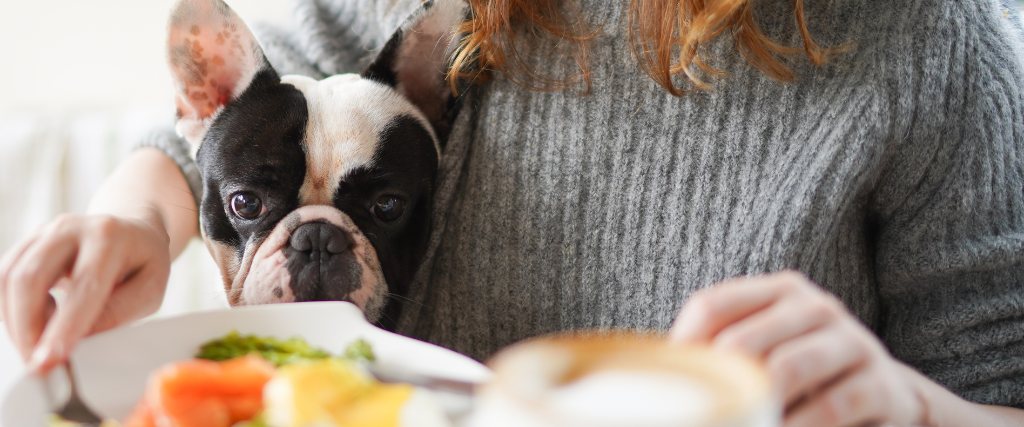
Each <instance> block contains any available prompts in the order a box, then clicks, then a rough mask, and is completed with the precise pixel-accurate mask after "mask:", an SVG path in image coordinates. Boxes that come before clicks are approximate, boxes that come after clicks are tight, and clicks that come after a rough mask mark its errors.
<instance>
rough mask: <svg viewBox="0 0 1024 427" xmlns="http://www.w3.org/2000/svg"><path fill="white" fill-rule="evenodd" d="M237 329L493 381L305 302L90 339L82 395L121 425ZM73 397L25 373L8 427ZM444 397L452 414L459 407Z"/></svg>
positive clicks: (324, 305)
mask: <svg viewBox="0 0 1024 427" xmlns="http://www.w3.org/2000/svg"><path fill="white" fill-rule="evenodd" d="M231 330H237V331H238V332H240V333H242V334H258V335H265V336H273V337H277V338H281V339H285V338H289V337H293V336H300V337H302V338H304V339H305V340H306V341H308V342H309V343H310V344H312V345H313V346H316V347H319V348H322V349H324V350H327V351H328V352H330V353H332V354H340V353H341V352H342V351H343V350H344V349H345V347H346V346H347V345H348V344H349V343H351V342H352V341H354V340H356V339H359V338H362V339H365V340H366V341H367V342H369V343H370V346H371V347H372V348H373V352H374V353H375V355H376V356H377V361H378V363H380V364H381V365H382V366H394V367H396V368H401V369H403V370H409V371H411V372H413V373H422V374H427V375H433V376H437V377H442V378H447V379H452V380H459V381H467V382H484V381H486V380H487V379H489V378H490V376H491V371H490V370H489V369H488V368H487V367H485V366H484V365H482V364H480V363H479V362H477V361H475V360H473V359H470V358H469V357H466V356H464V355H461V354H459V353H456V352H454V351H451V350H448V349H445V348H442V347H438V346H435V345H433V344H428V343H425V342H422V341H418V340H415V339H412V338H408V337H404V336H401V335H398V334H394V333H391V332H387V331H385V330H383V329H380V328H377V327H375V326H373V325H371V324H369V323H368V322H367V321H366V319H365V318H364V317H363V314H362V312H361V311H360V310H359V308H357V307H356V306H355V305H352V304H350V303H347V302H336V301H331V302H306V303H290V304H274V305H261V306H249V307H239V308H234V309H228V310H217V311H208V312H201V313H195V314H188V315H184V316H179V317H171V318H165V319H159V320H154V321H149V322H143V323H139V324H135V325H131V326H127V327H122V328H118V329H115V330H112V331H108V332H105V333H102V334H99V335H96V336H93V337H91V338H88V339H86V340H85V341H83V342H82V343H81V344H80V345H79V347H78V349H76V350H75V352H74V353H73V354H72V355H71V361H72V366H73V367H74V371H75V377H76V378H77V379H78V383H77V384H78V390H79V394H80V395H81V397H82V400H83V401H85V403H86V404H87V405H88V406H89V407H90V408H92V409H93V410H94V411H96V412H98V413H99V415H101V416H103V417H109V418H117V419H123V418H124V417H125V416H127V415H128V413H129V412H130V411H131V410H132V408H133V407H134V406H135V403H136V402H137V401H138V399H139V397H140V396H142V392H143V389H144V388H145V384H146V378H147V377H148V375H149V373H150V372H152V371H153V370H155V369H156V368H158V367H160V366H161V365H164V364H166V363H168V362H173V361H176V360H184V359H190V358H192V356H193V355H194V354H195V352H196V350H197V349H198V348H199V346H200V345H201V344H202V343H204V342H206V341H209V340H211V339H214V338H217V337H220V336H222V335H224V334H226V333H228V332H230V331H231ZM44 382H45V383H48V384H44ZM69 393H70V389H69V387H68V384H67V377H66V375H65V373H64V371H63V370H61V369H55V370H54V372H53V373H51V374H50V375H49V377H48V378H46V379H45V380H44V379H40V378H38V377H35V376H32V375H27V376H25V377H23V378H21V379H20V380H19V381H18V382H17V383H16V384H15V385H14V387H12V388H11V390H10V393H9V394H8V395H7V397H6V398H5V399H4V401H3V405H2V406H0V408H2V410H0V420H2V425H4V426H8V427H14V426H30V425H31V426H38V425H43V419H44V417H45V416H46V414H47V413H49V412H52V411H54V410H56V409H58V408H57V407H59V406H60V405H61V404H63V402H64V401H66V400H67V396H68V395H69ZM50 394H52V396H51V395H50ZM439 397H440V398H441V400H442V405H443V406H446V409H449V408H451V406H452V405H456V406H457V405H459V403H458V402H452V401H451V400H449V401H447V402H446V401H445V400H446V398H445V396H439ZM464 404H468V402H464ZM55 406H57V407H55Z"/></svg>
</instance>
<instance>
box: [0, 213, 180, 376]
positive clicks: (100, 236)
mask: <svg viewBox="0 0 1024 427" xmlns="http://www.w3.org/2000/svg"><path fill="white" fill-rule="evenodd" d="M160 223H161V222H158V221H154V222H150V221H145V220H138V219H126V218H118V217H114V216H110V215H94V216H81V215H64V216H61V217H59V218H57V219H55V220H53V221H51V222H50V223H49V224H46V225H45V226H43V227H42V228H41V229H39V230H38V231H37V232H36V233H35V234H33V235H32V236H30V237H28V238H27V239H25V240H23V241H22V242H21V243H19V244H17V245H15V246H14V247H13V248H11V249H10V250H9V251H7V253H6V254H4V256H3V258H0V314H2V316H3V319H4V320H5V323H6V325H7V331H8V333H10V336H11V338H12V340H13V341H14V344H15V346H16V347H17V348H18V350H19V351H21V354H22V357H23V358H25V360H27V361H28V364H29V368H30V369H31V370H33V371H37V372H46V371H48V370H49V369H50V368H52V367H53V366H55V365H57V364H60V363H62V362H63V361H64V360H65V359H66V358H67V356H68V354H69V352H70V350H71V349H72V348H74V347H75V345H76V344H77V343H78V341H80V340H81V339H82V338H84V337H85V336H87V335H90V334H93V333H97V332H100V331H103V330H107V329H110V328H113V327H115V326H118V325H121V324H124V323H127V322H130V321H133V320H137V319H140V318H142V317H144V316H147V315H149V314H151V313H153V312H155V311H156V310H157V309H158V308H159V307H160V303H161V302H162V301H163V294H164V290H165V288H166V286H167V276H168V274H169V273H170V259H171V258H170V254H169V252H168V251H169V249H168V246H169V245H168V241H169V238H168V235H167V232H166V231H164V230H163V229H162V228H161V227H160V226H159V225H154V224H160ZM51 289H57V290H58V291H61V292H62V293H63V294H65V295H66V297H65V298H61V299H63V301H61V303H60V304H57V303H56V301H55V300H54V298H53V297H52V296H51V294H50V290H51Z"/></svg>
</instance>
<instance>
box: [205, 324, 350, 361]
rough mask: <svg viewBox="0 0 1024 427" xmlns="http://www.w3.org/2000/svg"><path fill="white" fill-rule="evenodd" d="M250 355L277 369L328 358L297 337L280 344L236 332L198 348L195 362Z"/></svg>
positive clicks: (325, 353)
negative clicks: (286, 365)
mask: <svg viewBox="0 0 1024 427" xmlns="http://www.w3.org/2000/svg"><path fill="white" fill-rule="evenodd" d="M249 353H259V355H260V356H262V357H263V358H264V359H267V360H268V361H270V362H271V363H273V364H274V365H276V366H281V365H285V364H288V363H291V362H295V361H298V360H307V359H323V358H327V357H331V355H330V354H328V353H327V352H326V351H323V350H321V349H318V348H315V347H313V346H311V345H309V343H307V342H306V341H305V340H303V339H302V338H299V337H292V338H289V339H287V340H283V341H282V340H279V339H277V338H273V337H260V336H256V335H242V334H239V333H238V331H231V332H228V334H227V335H224V336H223V337H220V338H217V339H215V340H211V341H208V342H206V343H204V344H203V345H202V346H200V347H199V352H198V353H196V358H198V359H209V360H218V361H219V360H228V359H234V358H236V357H239V356H244V355H246V354H249Z"/></svg>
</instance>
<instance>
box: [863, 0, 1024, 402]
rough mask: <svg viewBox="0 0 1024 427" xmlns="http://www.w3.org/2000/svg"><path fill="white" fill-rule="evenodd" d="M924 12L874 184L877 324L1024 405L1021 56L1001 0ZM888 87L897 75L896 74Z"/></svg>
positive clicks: (914, 359)
mask: <svg viewBox="0 0 1024 427" xmlns="http://www.w3.org/2000/svg"><path fill="white" fill-rule="evenodd" d="M945 3H946V4H944V5H943V6H942V10H937V11H934V13H935V15H934V16H927V15H924V16H922V21H923V22H931V23H929V24H926V25H922V26H921V29H920V30H919V31H920V32H918V33H916V35H915V37H912V40H913V43H914V44H915V46H916V47H917V48H919V49H920V50H919V53H918V54H916V55H914V56H913V58H909V59H910V60H911V61H916V63H913V64H911V65H910V66H909V67H907V69H908V70H909V71H907V72H906V73H905V74H904V75H900V76H891V79H892V80H891V81H890V82H889V84H890V85H901V87H902V88H903V89H901V90H898V91H894V92H896V93H901V95H895V96H897V97H902V98H903V99H901V100H899V101H898V104H899V105H901V106H902V107H900V108H902V110H901V111H899V114H897V117H900V121H901V123H898V124H897V125H896V126H895V128H894V131H893V133H894V135H896V137H895V138H894V142H893V144H892V145H893V149H892V151H891V153H890V155H889V156H887V159H888V160H887V163H888V164H887V165H886V166H885V170H886V172H885V173H884V174H883V175H882V178H881V181H880V185H879V187H878V188H879V189H878V191H877V194H876V196H875V207H874V209H873V210H874V212H876V214H877V215H876V216H874V218H873V221H874V222H875V224H876V226H877V230H878V231H877V235H876V236H877V240H876V244H875V249H876V277H877V279H878V280H877V283H878V286H879V295H880V299H881V301H880V302H881V309H882V324H881V325H880V328H879V329H880V330H879V333H880V335H881V336H882V339H883V340H884V341H885V343H886V344H887V345H888V346H889V348H890V350H891V351H892V353H893V354H894V355H895V356H896V357H898V358H900V359H902V360H904V361H906V362H908V363H910V364H911V365H913V366H915V367H916V368H917V369H919V370H921V371H922V372H923V373H925V374H926V375H928V376H930V377H932V378H934V379H935V380H937V381H938V382H940V383H942V384H944V385H946V386H947V387H949V388H950V389H952V390H953V391H954V392H956V393H958V394H960V395H961V396H963V397H965V398H966V399H968V400H971V401H975V402H981V403H988V404H998V405H1004V406H1014V407H1018V408H1024V66H1022V61H1024V57H1022V55H1021V52H1024V44H1022V43H1021V37H1020V35H1021V32H1020V26H1019V22H1017V21H1016V20H1017V19H1019V18H1018V17H1017V16H1016V14H1015V13H1014V11H1012V10H1011V11H1007V10H1006V9H1005V8H1004V7H1002V6H1001V5H1000V4H999V2H998V1H996V0H990V1H981V2H954V1H949V2H945ZM891 87H892V86H891Z"/></svg>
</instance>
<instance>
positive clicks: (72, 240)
mask: <svg viewBox="0 0 1024 427" xmlns="http://www.w3.org/2000/svg"><path fill="white" fill-rule="evenodd" d="M78 231H79V230H78V227H77V225H76V224H75V223H73V222H71V221H66V220H58V221H55V223H54V224H53V226H52V227H48V230H47V231H44V232H43V233H41V234H40V236H39V239H37V240H36V241H35V243H33V244H32V245H30V246H29V247H28V248H26V249H25V251H24V252H23V253H22V255H21V257H19V258H18V260H17V262H16V264H15V265H14V266H12V267H11V269H10V272H9V273H8V275H7V283H6V301H5V310H6V318H5V320H6V322H7V328H8V331H9V332H10V333H11V339H12V340H13V341H14V344H15V346H17V347H18V349H19V350H20V351H21V353H22V357H24V358H26V360H27V358H28V357H29V355H30V353H31V351H32V350H31V349H32V348H33V347H35V345H36V343H37V342H38V341H39V337H40V336H41V335H42V332H43V328H44V327H45V326H46V321H47V318H46V317H44V314H45V312H46V310H47V304H49V301H51V300H52V297H51V296H50V294H49V290H50V288H51V287H53V285H54V284H55V283H56V282H57V280H58V279H60V278H61V277H64V276H67V275H68V270H69V269H70V267H71V265H73V263H74V260H75V256H76V255H77V253H78V235H77V233H78Z"/></svg>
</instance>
